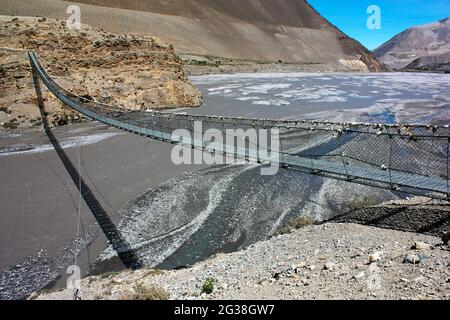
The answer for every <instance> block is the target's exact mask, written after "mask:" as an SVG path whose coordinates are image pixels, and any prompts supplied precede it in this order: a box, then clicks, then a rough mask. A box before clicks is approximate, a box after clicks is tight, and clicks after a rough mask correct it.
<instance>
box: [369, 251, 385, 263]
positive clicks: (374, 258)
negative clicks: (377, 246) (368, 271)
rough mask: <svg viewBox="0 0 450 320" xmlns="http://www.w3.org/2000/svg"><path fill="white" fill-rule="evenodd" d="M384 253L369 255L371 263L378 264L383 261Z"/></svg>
mask: <svg viewBox="0 0 450 320" xmlns="http://www.w3.org/2000/svg"><path fill="white" fill-rule="evenodd" d="M382 256H383V252H381V251H378V252H375V253H372V254H370V255H369V263H374V262H378V261H380V260H381V258H382Z"/></svg>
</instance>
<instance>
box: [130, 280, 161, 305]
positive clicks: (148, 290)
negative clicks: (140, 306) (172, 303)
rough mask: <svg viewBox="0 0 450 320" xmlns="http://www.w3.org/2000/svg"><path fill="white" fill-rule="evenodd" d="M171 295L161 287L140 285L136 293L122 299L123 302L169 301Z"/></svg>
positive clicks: (136, 286)
mask: <svg viewBox="0 0 450 320" xmlns="http://www.w3.org/2000/svg"><path fill="white" fill-rule="evenodd" d="M169 297H170V295H169V294H168V293H167V292H166V291H165V290H164V289H163V288H161V287H156V286H151V287H146V286H144V285H143V284H142V283H138V284H137V285H135V287H134V292H129V293H127V294H125V295H123V296H122V297H121V300H141V301H143V300H168V299H169Z"/></svg>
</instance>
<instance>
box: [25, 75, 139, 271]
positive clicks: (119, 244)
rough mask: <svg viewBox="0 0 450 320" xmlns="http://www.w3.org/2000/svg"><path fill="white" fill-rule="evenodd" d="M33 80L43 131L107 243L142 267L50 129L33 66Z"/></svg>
mask: <svg viewBox="0 0 450 320" xmlns="http://www.w3.org/2000/svg"><path fill="white" fill-rule="evenodd" d="M33 81H34V87H35V90H36V95H37V102H38V106H39V110H40V112H41V118H42V123H43V126H44V130H45V133H46V134H47V136H48V138H49V140H50V142H51V143H52V145H53V147H54V148H55V150H56V152H57V154H58V156H59V158H60V159H61V161H62V163H63V164H64V167H65V168H66V170H67V172H68V173H69V175H70V177H71V178H72V181H73V183H74V184H75V185H76V186H77V189H78V190H79V192H80V193H81V195H82V196H83V199H84V201H85V203H86V204H87V206H88V207H89V209H90V210H91V212H92V214H93V215H94V216H95V218H96V219H97V222H98V224H99V225H100V227H101V229H102V231H103V233H104V234H105V236H106V238H107V239H108V241H109V243H110V244H111V245H112V246H113V248H114V250H115V251H116V252H117V254H118V256H119V258H120V260H121V261H122V263H123V264H124V265H125V266H126V267H127V268H131V269H138V268H140V267H142V264H141V262H140V261H139V259H138V258H137V256H136V255H135V253H134V251H133V250H132V248H131V246H130V245H129V244H128V243H127V242H126V240H125V239H124V238H123V236H122V235H121V233H120V232H119V231H118V230H117V228H116V226H115V225H114V223H113V222H112V220H111V219H110V217H109V216H108V214H107V212H106V211H105V209H104V208H103V207H102V205H101V204H100V202H99V201H98V200H97V198H96V197H95V195H94V194H93V192H92V191H91V189H90V188H89V187H88V185H87V184H86V183H85V181H84V179H83V178H82V177H81V176H80V174H79V172H78V171H77V169H76V168H75V166H74V165H73V163H72V161H71V160H70V159H69V157H68V156H67V154H66V152H65V151H64V149H63V148H62V147H61V145H60V144H59V142H58V139H57V138H56V137H55V135H54V134H53V132H52V130H51V129H50V126H49V122H48V118H47V113H46V111H45V104H44V99H43V96H42V90H41V86H40V83H39V77H38V75H37V74H36V71H35V70H34V68H33Z"/></svg>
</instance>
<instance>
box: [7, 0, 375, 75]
mask: <svg viewBox="0 0 450 320" xmlns="http://www.w3.org/2000/svg"><path fill="white" fill-rule="evenodd" d="M2 2H3V3H4V4H2V7H1V8H0V13H3V14H21V15H34V16H46V17H53V18H56V17H58V18H60V19H64V18H65V17H66V12H65V11H66V10H65V9H66V6H67V2H65V1H58V0H40V1H35V2H32V3H30V1H26V0H3V1H2ZM80 2H83V3H86V4H87V5H81V10H82V22H83V23H87V24H90V25H93V26H96V27H101V28H103V29H105V30H108V31H112V32H119V33H122V32H127V33H136V34H141V35H151V36H157V37H159V38H161V39H163V40H165V41H167V42H168V43H173V44H174V46H175V49H176V51H177V53H184V54H187V53H189V54H197V55H204V56H216V57H222V58H232V59H241V60H252V61H264V62H278V61H280V60H281V61H283V62H288V63H303V64H330V65H336V66H342V65H345V66H346V67H347V69H348V70H355V71H367V70H368V69H370V70H372V71H379V70H381V69H383V66H382V65H381V64H380V63H379V62H378V61H377V59H376V58H375V57H374V56H373V55H372V54H371V53H370V52H369V51H368V50H366V49H365V48H364V47H363V46H362V45H361V44H359V43H358V42H356V41H354V40H353V39H350V38H348V37H347V36H346V35H344V34H343V33H341V32H340V31H339V30H337V29H336V28H334V27H333V26H332V25H331V24H330V23H329V22H327V21H326V20H325V19H323V18H322V17H321V16H320V15H319V14H318V13H317V12H316V11H315V10H314V9H313V8H312V7H311V6H310V5H309V4H307V3H306V2H305V1H303V0H231V1H230V0H165V1H162V0H158V1H131V0H125V1H119V0H80Z"/></svg>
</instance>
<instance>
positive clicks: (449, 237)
mask: <svg viewBox="0 0 450 320" xmlns="http://www.w3.org/2000/svg"><path fill="white" fill-rule="evenodd" d="M442 242H443V243H444V245H446V246H450V232H444V233H443V234H442Z"/></svg>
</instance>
